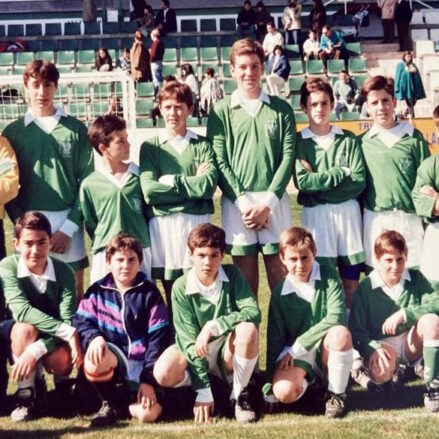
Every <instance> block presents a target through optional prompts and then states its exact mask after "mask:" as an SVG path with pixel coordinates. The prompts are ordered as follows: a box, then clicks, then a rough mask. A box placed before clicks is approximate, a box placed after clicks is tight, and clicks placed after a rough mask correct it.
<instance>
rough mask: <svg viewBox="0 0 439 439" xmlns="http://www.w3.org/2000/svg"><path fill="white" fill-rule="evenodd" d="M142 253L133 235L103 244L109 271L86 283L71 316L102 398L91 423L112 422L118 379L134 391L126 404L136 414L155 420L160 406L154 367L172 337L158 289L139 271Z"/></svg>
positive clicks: (89, 376)
mask: <svg viewBox="0 0 439 439" xmlns="http://www.w3.org/2000/svg"><path fill="white" fill-rule="evenodd" d="M142 256H143V252H142V246H141V244H140V242H139V241H138V240H137V239H136V238H134V237H131V236H129V235H125V234H120V235H117V236H115V237H114V238H113V239H112V240H111V241H110V243H109V244H108V245H107V248H106V260H107V263H108V265H109V266H110V270H111V272H110V273H109V274H107V275H106V276H105V277H104V278H103V279H101V280H100V281H98V282H95V283H94V284H93V285H91V286H90V288H89V289H88V291H87V293H86V295H85V296H84V298H83V299H82V300H81V302H80V304H79V309H78V311H77V312H76V314H75V316H74V319H73V324H74V326H75V327H76V328H77V331H78V332H79V334H80V336H81V339H82V345H83V348H84V351H85V352H86V353H85V359H84V375H85V377H86V378H87V380H88V381H89V382H91V383H93V384H94V386H95V388H96V390H97V392H98V394H99V396H100V398H101V399H102V407H101V409H100V410H99V412H98V413H97V414H96V415H94V417H93V418H92V420H91V426H93V427H99V426H104V425H110V424H113V423H115V422H116V420H117V413H116V410H115V409H114V403H115V401H114V399H115V392H114V390H115V385H116V383H118V382H122V383H124V384H126V385H127V387H128V390H132V391H133V392H136V391H137V401H136V402H134V403H133V404H131V405H130V406H129V410H130V413H131V415H132V416H133V417H134V418H138V419H139V420H140V421H142V422H154V421H155V420H156V419H157V418H158V417H159V416H160V415H161V413H162V410H163V407H162V405H163V404H162V401H161V399H160V398H161V397H160V396H159V395H158V394H157V393H156V392H155V389H154V385H153V384H154V383H155V382H154V379H153V377H152V369H153V366H154V363H155V362H156V360H157V358H158V357H159V355H160V354H161V353H162V352H163V351H164V350H165V348H166V347H167V346H168V345H169V343H170V341H171V329H170V325H169V321H168V313H167V310H166V305H165V303H164V301H163V299H162V297H161V295H160V293H159V291H158V290H157V288H156V287H155V285H153V284H152V283H151V282H149V281H148V280H147V278H146V275H145V274H144V273H142V272H140V271H139V268H140V265H141V263H142Z"/></svg>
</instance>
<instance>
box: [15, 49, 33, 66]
mask: <svg viewBox="0 0 439 439" xmlns="http://www.w3.org/2000/svg"><path fill="white" fill-rule="evenodd" d="M33 60H34V53H33V52H18V53H17V61H16V64H17V65H19V66H25V65H26V64H27V63H28V62H30V61H33Z"/></svg>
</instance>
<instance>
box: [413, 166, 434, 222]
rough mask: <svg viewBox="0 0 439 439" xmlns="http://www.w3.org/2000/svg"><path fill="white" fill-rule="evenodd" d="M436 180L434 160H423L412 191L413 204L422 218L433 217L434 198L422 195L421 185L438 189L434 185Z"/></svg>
mask: <svg viewBox="0 0 439 439" xmlns="http://www.w3.org/2000/svg"><path fill="white" fill-rule="evenodd" d="M435 182H436V160H435V159H431V158H429V159H427V160H424V161H423V162H422V163H421V164H420V166H419V168H418V171H417V176H416V183H415V186H414V188H413V191H412V199H413V204H414V205H415V209H416V213H417V214H418V215H419V216H422V217H424V218H433V210H434V206H435V203H436V200H435V199H434V198H433V197H428V196H426V195H422V194H421V192H420V190H421V188H422V187H423V186H427V185H428V186H432V187H433V188H434V189H436V190H437V189H439V188H437V187H436V185H435Z"/></svg>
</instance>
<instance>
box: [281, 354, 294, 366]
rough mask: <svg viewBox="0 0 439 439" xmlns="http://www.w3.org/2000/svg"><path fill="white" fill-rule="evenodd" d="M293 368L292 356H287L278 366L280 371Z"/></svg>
mask: <svg viewBox="0 0 439 439" xmlns="http://www.w3.org/2000/svg"><path fill="white" fill-rule="evenodd" d="M292 367H294V359H293V357H292V356H291V355H290V354H286V355H285V357H283V358H282V360H280V361H279V365H278V366H277V368H278V369H290V368H292Z"/></svg>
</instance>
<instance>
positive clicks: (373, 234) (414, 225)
mask: <svg viewBox="0 0 439 439" xmlns="http://www.w3.org/2000/svg"><path fill="white" fill-rule="evenodd" d="M363 222H364V235H363V236H364V238H363V242H364V250H365V252H366V264H367V265H368V266H369V267H374V268H376V261H375V252H374V246H375V240H376V239H377V238H378V236H380V235H381V234H382V233H383V232H385V231H387V230H396V231H397V232H399V233H401V235H402V236H404V238H405V240H406V243H407V248H408V259H407V268H411V267H419V265H420V262H421V253H422V240H423V236H424V229H423V227H422V221H421V219H420V218H419V217H418V216H417V215H416V214H414V213H406V212H403V211H402V210H387V211H384V212H372V211H370V210H367V209H365V210H364V216H363Z"/></svg>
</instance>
